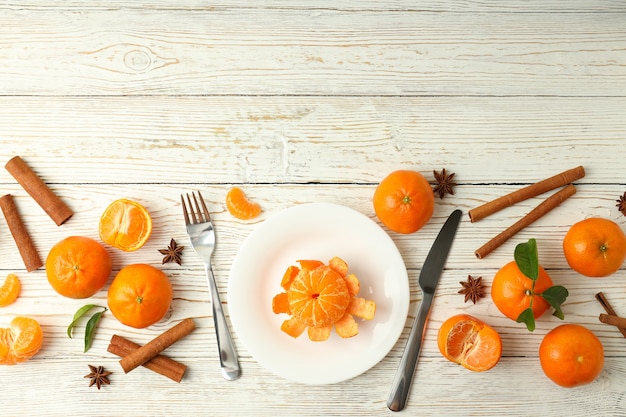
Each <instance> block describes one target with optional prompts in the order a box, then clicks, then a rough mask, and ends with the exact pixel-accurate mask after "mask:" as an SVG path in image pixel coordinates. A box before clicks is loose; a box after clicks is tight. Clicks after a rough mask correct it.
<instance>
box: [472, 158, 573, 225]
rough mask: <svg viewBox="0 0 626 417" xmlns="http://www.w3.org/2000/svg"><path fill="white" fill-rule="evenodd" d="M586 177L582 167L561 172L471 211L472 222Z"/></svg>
mask: <svg viewBox="0 0 626 417" xmlns="http://www.w3.org/2000/svg"><path fill="white" fill-rule="evenodd" d="M584 176H585V169H584V168H583V167H582V166H578V167H576V168H572V169H569V170H567V171H564V172H561V173H560V174H557V175H555V176H553V177H550V178H546V179H545V180H542V181H539V182H536V183H534V184H532V185H529V186H527V187H524V188H521V189H519V190H517V191H513V192H512V193H509V194H507V195H504V196H502V197H500V198H497V199H495V200H493V201H490V202H489V203H485V204H483V205H482V206H479V207H476V208H474V209H472V210H470V211H469V217H470V221H471V222H472V223H473V222H477V221H478V220H480V219H484V218H485V217H487V216H489V215H491V214H493V213H495V212H498V211H500V210H502V209H504V208H507V207H509V206H512V205H513V204H515V203H519V202H520V201H524V200H527V199H529V198H532V197H536V196H538V195H540V194H543V193H545V192H547V191H551V190H554V189H555V188H558V187H562V186H564V185H567V184H569V183H571V182H573V181H576V180H578V179H580V178H582V177H584Z"/></svg>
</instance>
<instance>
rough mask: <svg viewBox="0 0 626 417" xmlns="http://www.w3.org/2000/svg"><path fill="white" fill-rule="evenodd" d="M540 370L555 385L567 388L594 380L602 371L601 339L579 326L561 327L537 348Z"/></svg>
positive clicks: (568, 325)
mask: <svg viewBox="0 0 626 417" xmlns="http://www.w3.org/2000/svg"><path fill="white" fill-rule="evenodd" d="M539 360H540V362H541V369H543V372H544V373H545V374H546V376H547V377H548V378H550V379H551V380H552V381H553V382H554V383H555V384H557V385H560V386H562V387H566V388H572V387H576V386H579V385H585V384H588V383H590V382H592V381H593V380H595V379H596V378H597V377H598V375H600V372H602V368H603V367H604V347H603V346H602V342H600V339H598V337H597V336H596V335H595V334H593V332H591V330H589V329H587V328H586V327H584V326H581V325H580V324H561V325H560V326H558V327H555V328H554V329H552V330H550V331H549V332H548V333H547V334H546V335H545V336H544V338H543V340H542V341H541V345H540V346H539Z"/></svg>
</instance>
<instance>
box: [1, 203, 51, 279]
mask: <svg viewBox="0 0 626 417" xmlns="http://www.w3.org/2000/svg"><path fill="white" fill-rule="evenodd" d="M0 208H2V214H4V218H5V219H6V221H7V225H8V226H9V230H10V231H11V235H13V240H15V244H16V245H17V250H18V251H19V252H20V256H21V257H22V260H23V261H24V266H26V270H27V271H28V272H31V271H34V270H35V269H38V268H40V267H42V266H43V262H42V261H41V258H40V257H39V253H38V252H37V248H35V244H34V243H33V241H32V239H31V238H30V235H29V234H28V230H27V229H26V226H24V223H23V222H22V218H21V217H20V213H19V212H18V210H17V206H16V205H15V201H13V196H12V195H11V194H6V195H4V196H2V197H0Z"/></svg>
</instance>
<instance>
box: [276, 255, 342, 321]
mask: <svg viewBox="0 0 626 417" xmlns="http://www.w3.org/2000/svg"><path fill="white" fill-rule="evenodd" d="M287 296H288V297H289V309H290V310H291V312H292V313H293V316H294V317H296V318H297V319H299V320H300V321H302V322H303V323H304V324H306V325H307V326H313V327H326V326H329V325H331V324H333V323H335V322H336V321H337V320H339V319H340V318H342V317H343V315H344V314H345V312H346V309H347V308H348V305H349V304H350V298H351V296H350V291H348V286H347V285H346V281H345V280H344V279H343V277H342V276H341V275H339V274H338V273H337V272H335V271H333V270H332V269H331V268H330V267H329V266H327V265H322V266H319V267H317V268H315V269H313V270H308V269H303V270H301V271H300V273H299V274H298V276H296V278H295V279H294V280H293V282H292V283H291V286H290V287H289V291H287Z"/></svg>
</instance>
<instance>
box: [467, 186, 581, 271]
mask: <svg viewBox="0 0 626 417" xmlns="http://www.w3.org/2000/svg"><path fill="white" fill-rule="evenodd" d="M575 193H576V188H575V187H574V186H573V185H572V184H569V185H568V186H567V187H565V188H563V189H562V190H560V191H558V192H556V193H554V194H553V195H552V196H550V197H549V198H547V199H546V200H545V201H543V202H542V203H541V204H539V205H538V206H537V207H535V208H534V209H533V210H531V211H530V212H529V213H528V214H527V215H525V216H524V217H522V218H521V219H520V220H518V221H517V222H515V223H514V224H513V225H511V226H510V227H509V228H508V229H506V230H504V231H503V232H502V233H500V234H499V235H497V236H496V237H494V238H493V239H491V240H490V241H489V242H487V243H485V244H484V245H483V246H481V247H480V248H479V249H478V250H476V252H474V253H475V255H476V257H477V258H478V259H482V258H484V257H485V256H487V255H488V254H490V253H491V252H492V251H494V250H495V249H496V248H498V247H500V245H502V244H503V243H504V242H506V241H507V240H509V239H510V238H511V237H513V236H514V235H515V234H516V233H517V232H519V231H520V230H522V229H523V228H525V227H526V226H528V225H529V224H531V223H533V222H534V221H535V220H537V219H539V218H541V217H542V216H543V215H545V214H546V213H548V212H549V211H550V210H552V209H553V208H555V207H557V206H558V205H559V204H561V203H562V202H563V201H565V200H567V199H568V198H569V197H571V196H572V195H574V194H575Z"/></svg>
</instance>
